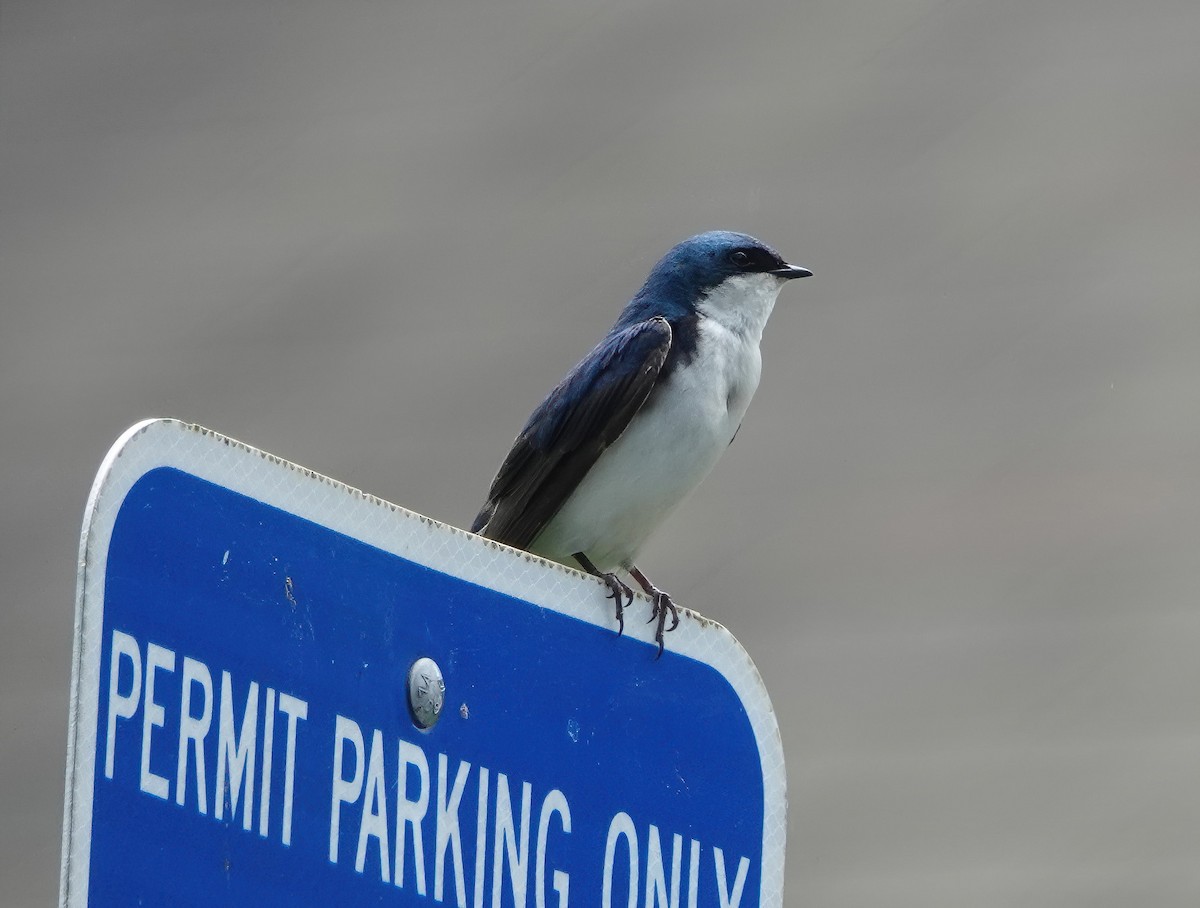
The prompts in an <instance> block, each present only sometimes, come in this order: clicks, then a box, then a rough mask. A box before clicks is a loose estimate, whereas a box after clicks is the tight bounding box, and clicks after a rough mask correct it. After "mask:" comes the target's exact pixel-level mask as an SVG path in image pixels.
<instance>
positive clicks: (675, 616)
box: [628, 564, 679, 657]
mask: <svg viewBox="0 0 1200 908" xmlns="http://www.w3.org/2000/svg"><path fill="white" fill-rule="evenodd" d="M628 571H629V576H630V577H632V578H633V579H634V580H636V581H637V582H638V585H639V586H640V587H641V588H642V589H643V590H645V591H646V595H647V596H649V597H650V601H651V602H652V603H654V607H653V608H652V609H651V611H650V621H653V620H654V619H655V618H657V619H658V627H657V628H656V629H655V631H654V639H655V640H656V641H657V642H658V655H659V657H661V656H662V654H663V631H664V630H666V631H673V630H675V628H677V627H679V610H678V609H677V608H675V603H674V602H672V601H671V597H670V596H668V595H667V594H666V593H664V592H663V591H662V590H660V589H659V588H658V587H656V586H655V585H654V584H653V583H651V582H650V578H649V577H647V576H646V575H645V574H643V573H642V572H641V571H639V570H638V569H637V567H636V566H635V565H632V564H631V565H628ZM668 612H670V613H671V626H670V627H666V624H667V613H668ZM650 621H647V622H646V623H647V624H649V623H650Z"/></svg>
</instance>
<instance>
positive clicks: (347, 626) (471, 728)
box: [61, 420, 786, 908]
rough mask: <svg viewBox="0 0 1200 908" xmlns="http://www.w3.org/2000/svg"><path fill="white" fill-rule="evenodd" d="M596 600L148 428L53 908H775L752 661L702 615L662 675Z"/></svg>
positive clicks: (80, 657)
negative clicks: (359, 907)
mask: <svg viewBox="0 0 1200 908" xmlns="http://www.w3.org/2000/svg"><path fill="white" fill-rule="evenodd" d="M606 592H607V591H606V589H605V588H604V587H603V585H602V584H601V583H599V582H598V581H596V580H595V579H594V578H589V577H586V576H584V575H581V574H578V573H577V572H574V571H571V570H568V569H566V568H563V567H561V566H559V565H554V564H550V563H548V562H545V561H543V560H541V559H539V558H536V557H534V556H532V555H528V554H526V553H523V552H517V551H514V550H512V549H509V548H507V547H504V546H500V545H497V544H495V543H493V542H490V541H488V540H484V539H481V538H479V537H477V536H474V535H472V534H470V533H467V532H465V531H463V530H459V529H455V528H453V527H449V526H446V525H443V524H439V523H437V522H435V521H433V520H430V519H429V518H426V517H422V516H420V515H417V514H414V513H412V512H409V511H406V510H404V509H402V508H399V507H396V506H394V505H391V504H388V503H386V502H384V501H382V500H379V499H376V498H373V497H371V496H369V495H366V494H364V493H362V492H359V491H357V490H354V489H351V488H348V487H346V486H344V485H341V484H340V483H337V482H335V481H333V480H330V479H327V478H325V477H322V476H319V475H317V474H315V473H312V472H310V471H307V470H304V469H302V468H300V467H297V466H295V465H293V464H290V463H288V462H286V461H283V460H281V459H279V458H276V457H273V456H271V455H269V454H266V453H263V452H261V451H258V450H255V449H253V448H250V447H247V446H245V445H242V444H240V443H238V442H235V441H232V440H230V439H227V438H224V437H222V436H219V435H217V434H215V433H213V432H211V431H208V430H206V429H202V428H200V427H197V426H192V425H187V424H184V423H180V422H175V421H170V420H154V421H149V422H145V423H141V424H139V425H137V426H134V427H133V428H132V429H130V430H129V431H128V432H127V433H125V435H124V436H122V438H121V439H120V440H119V441H118V442H117V444H116V445H115V446H114V448H113V450H112V451H111V452H110V453H109V455H108V457H107V458H106V460H105V462H104V464H103V466H102V467H101V470H100V473H99V475H98V476H97V479H96V483H95V486H94V488H93V491H92V496H91V499H90V500H89V503H88V508H87V513H86V515H85V522H84V533H83V540H82V544H81V558H80V578H79V597H78V603H77V611H76V625H75V658H74V677H73V682H72V704H71V725H70V737H69V754H68V786H67V801H66V807H65V817H64V833H63V870H62V881H61V901H62V903H63V904H65V905H85V904H90V905H129V904H135V903H136V904H148V905H184V904H197V905H201V904H202V905H211V904H227V905H256V906H257V905H293V904H297V903H302V904H313V905H334V904H336V905H350V904H388V905H433V904H434V903H439V904H450V905H456V906H459V908H468V906H471V908H485V906H487V908H508V906H512V908H525V906H531V908H533V906H536V908H567V906H569V905H577V906H584V905H588V906H592V905H600V906H606V908H608V906H621V908H627V906H644V908H652V906H664V908H667V906H670V908H685V906H686V908H708V906H712V908H734V906H743V908H748V906H758V905H768V906H777V905H781V904H782V898H783V896H782V892H783V854H784V837H785V813H786V801H785V792H784V765H783V754H782V747H781V744H780V739H779V733H778V729H777V727H776V724H775V718H774V714H773V712H772V709H771V705H770V701H769V699H768V697H767V694H766V691H765V689H764V688H763V685H762V682H761V680H760V679H759V676H758V673H757V672H756V670H755V668H754V665H753V663H752V662H751V661H750V659H749V657H748V656H747V655H746V653H745V651H744V650H743V649H742V648H741V647H740V646H739V645H738V643H737V642H736V641H735V640H734V639H733V637H732V636H731V635H730V634H729V633H728V632H727V631H726V630H725V629H724V628H722V627H720V626H719V625H717V624H715V623H713V622H711V621H708V620H706V619H704V618H702V617H700V616H698V615H695V614H693V613H690V612H687V611H686V610H683V611H681V616H682V621H681V623H680V626H679V628H678V630H676V631H675V632H674V633H673V634H672V635H671V637H670V638H668V642H669V644H670V645H669V647H668V649H667V651H666V653H665V654H664V655H663V657H662V658H661V659H657V660H656V659H655V658H654V657H655V654H656V651H657V648H656V647H655V646H654V644H653V641H652V640H651V638H650V631H649V629H648V628H645V627H642V626H640V622H636V621H630V622H628V623H627V631H626V633H625V634H624V635H623V636H618V635H617V634H616V632H615V629H614V626H613V624H614V622H613V620H612V608H611V601H610V600H608V599H607V598H606ZM636 607H643V608H647V609H648V608H649V604H648V603H647V602H645V601H644V600H639V601H638V602H637V603H635V608H636Z"/></svg>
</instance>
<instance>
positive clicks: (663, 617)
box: [646, 590, 679, 659]
mask: <svg viewBox="0 0 1200 908" xmlns="http://www.w3.org/2000/svg"><path fill="white" fill-rule="evenodd" d="M650 600H651V601H652V602H653V603H654V606H653V608H651V610H650V621H653V620H654V619H655V618H657V619H658V626H657V627H655V629H654V640H655V642H657V643H658V655H657V656H655V657H654V658H656V659H661V658H662V654H663V649H664V646H663V632H664V631H667V632H669V631H673V630H675V628H677V627H679V609H677V608H676V607H675V603H674V602H672V601H671V597H670V596H668V595H667V594H666V593H664V592H663V591H662V590H655V591H654V592H653V593H651V594H650ZM668 613H670V615H671V626H670V627H667V626H666V624H667V614H668ZM650 621H647V622H646V623H647V624H649V623H650Z"/></svg>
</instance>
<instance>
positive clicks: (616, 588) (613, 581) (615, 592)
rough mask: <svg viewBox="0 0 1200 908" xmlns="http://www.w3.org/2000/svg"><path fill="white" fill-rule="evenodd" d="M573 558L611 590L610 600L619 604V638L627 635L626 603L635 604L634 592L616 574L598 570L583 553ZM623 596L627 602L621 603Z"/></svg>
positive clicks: (576, 554)
mask: <svg viewBox="0 0 1200 908" xmlns="http://www.w3.org/2000/svg"><path fill="white" fill-rule="evenodd" d="M571 557H572V558H574V559H575V560H576V561H578V562H579V566H580V567H582V568H583V569H584V570H585V571H587V572H588V573H589V574H591V575H592V576H594V577H599V578H600V579H601V580H603V581H604V582H605V583H606V584H607V585H608V588H609V590H611V592H610V593H609V594H608V598H609V599H612V600H613V601H615V602H616V603H617V636H618V637H619V636H621V634H623V633H625V603H628V602H633V590H631V589H630V588H629V585H628V584H627V583H625V582H624V581H623V580H621V578H620V577H618V576H617V575H616V574H613V573H605V572H604V571H602V570H600V569H599V568H597V567H596V565H594V564H592V560H591V559H590V558H588V556H587V555H585V554H583V552H576V553H575V554H574V555H572V556H571ZM622 596H624V597H625V602H622V601H621V597H622Z"/></svg>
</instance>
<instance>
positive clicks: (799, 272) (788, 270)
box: [767, 265, 812, 281]
mask: <svg viewBox="0 0 1200 908" xmlns="http://www.w3.org/2000/svg"><path fill="white" fill-rule="evenodd" d="M767 274H773V275H775V276H776V277H781V278H783V279H784V280H785V281H790V280H792V279H793V278H797V277H812V272H811V271H809V270H808V269H807V268H801V267H800V266H799V265H784V266H783V267H782V268H776V269H775V270H774V271H768V272H767Z"/></svg>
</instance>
